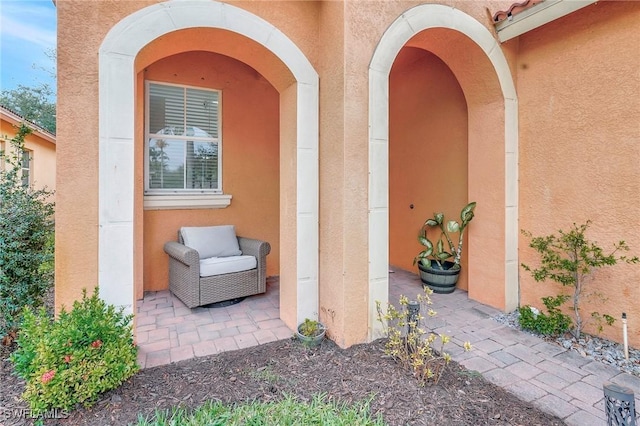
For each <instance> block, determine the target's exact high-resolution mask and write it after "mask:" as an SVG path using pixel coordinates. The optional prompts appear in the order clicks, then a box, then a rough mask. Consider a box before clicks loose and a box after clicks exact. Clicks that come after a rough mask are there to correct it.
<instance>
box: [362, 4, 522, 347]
mask: <svg viewBox="0 0 640 426" xmlns="http://www.w3.org/2000/svg"><path fill="white" fill-rule="evenodd" d="M429 28H449V29H452V30H455V31H459V32H461V33H462V34H464V35H466V36H467V37H469V38H470V39H471V40H472V41H473V42H475V43H476V44H477V45H478V46H479V47H480V48H481V49H482V50H483V51H484V53H485V54H486V55H487V57H488V58H489V60H490V61H491V64H492V65H493V68H494V69H495V72H496V75H497V77H498V80H499V82H500V87H501V89H502V95H503V96H504V100H505V111H504V114H505V129H504V131H505V170H506V171H505V225H504V226H505V240H506V241H505V253H506V261H505V265H504V268H505V300H506V309H507V310H513V309H515V308H516V307H517V304H518V104H517V97H516V90H515V86H514V83H513V78H512V76H511V71H510V70H509V65H508V63H507V60H506V58H505V57H504V54H503V53H502V50H501V49H500V46H499V44H498V42H497V41H496V39H495V38H494V37H493V35H492V34H491V32H490V31H489V30H488V29H487V28H486V27H485V26H484V25H482V24H481V23H480V22H478V21H477V20H475V19H474V18H473V17H471V16H469V15H467V14H466V13H464V12H462V11H460V10H457V9H455V8H452V7H450V6H444V5H438V4H424V5H420V6H416V7H414V8H412V9H409V10H407V11H406V12H405V13H403V14H402V15H401V16H400V17H398V18H397V19H396V20H395V21H394V22H393V23H392V24H391V25H390V26H389V28H388V29H387V30H386V31H385V33H384V34H383V36H382V38H381V39H380V43H379V44H378V46H377V48H376V50H375V52H374V54H373V57H372V59H371V63H370V65H369V339H375V338H377V337H379V336H380V333H381V326H380V324H379V322H378V321H377V312H376V306H375V301H376V300H378V301H380V302H382V304H383V306H385V305H386V303H387V301H388V297H389V294H388V289H389V273H388V262H389V72H390V71H391V66H392V65H393V62H394V61H395V58H396V56H397V54H398V52H399V51H400V49H401V48H402V47H403V46H404V45H405V44H406V43H407V41H409V39H410V38H411V37H413V36H414V35H416V34H417V33H419V32H421V31H423V30H426V29H429Z"/></svg>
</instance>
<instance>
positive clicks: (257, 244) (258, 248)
mask: <svg viewBox="0 0 640 426" xmlns="http://www.w3.org/2000/svg"><path fill="white" fill-rule="evenodd" d="M238 244H239V245H240V250H241V251H242V254H245V255H250V256H255V257H256V259H258V261H260V259H264V258H265V257H266V256H267V255H268V254H269V253H270V252H271V244H269V243H268V242H266V241H260V240H254V239H253V238H245V237H238Z"/></svg>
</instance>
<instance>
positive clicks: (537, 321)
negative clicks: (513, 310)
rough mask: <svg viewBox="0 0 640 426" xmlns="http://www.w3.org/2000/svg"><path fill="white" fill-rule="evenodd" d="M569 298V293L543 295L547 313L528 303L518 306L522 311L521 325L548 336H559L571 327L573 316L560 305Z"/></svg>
mask: <svg viewBox="0 0 640 426" xmlns="http://www.w3.org/2000/svg"><path fill="white" fill-rule="evenodd" d="M568 299H569V296H567V295H563V294H561V295H559V296H556V297H543V298H542V303H544V306H545V307H546V308H547V312H548V313H547V314H545V313H544V312H539V311H538V310H537V309H535V308H533V307H531V306H529V305H526V306H521V307H520V308H518V311H519V312H520V318H519V321H520V326H521V327H522V328H524V329H527V330H531V331H535V332H536V333H540V334H544V335H547V336H557V335H559V334H562V333H565V332H566V331H567V330H569V327H571V317H570V316H569V315H565V314H563V313H562V311H560V309H559V308H560V306H561V305H562V304H563V303H564V302H566V301H567V300H568Z"/></svg>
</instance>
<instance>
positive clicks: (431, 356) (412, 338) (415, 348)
mask: <svg viewBox="0 0 640 426" xmlns="http://www.w3.org/2000/svg"><path fill="white" fill-rule="evenodd" d="M432 293H433V291H432V290H430V289H429V288H428V287H425V288H424V294H419V295H418V296H417V298H416V299H417V300H416V302H417V304H418V306H420V311H424V312H426V313H427V317H429V318H432V317H435V316H436V315H437V313H436V312H435V311H434V310H433V309H431V308H429V305H431V304H432V302H431V297H430V295H431V294H432ZM409 305H410V302H409V299H408V298H407V297H406V296H400V308H399V309H397V308H396V307H395V306H393V305H392V304H391V303H389V304H387V310H386V312H383V309H382V306H381V304H380V302H379V301H376V309H377V311H378V321H380V322H381V323H382V326H383V329H384V333H385V334H386V336H387V340H386V342H385V349H384V352H385V354H386V355H387V356H390V357H392V358H393V359H394V360H396V362H398V363H399V364H400V365H401V366H402V367H403V368H405V369H407V370H409V371H411V372H412V373H413V375H414V377H416V378H417V379H418V380H419V381H420V383H421V384H423V385H424V384H426V383H438V381H439V380H440V378H441V377H442V374H444V371H445V368H446V366H447V365H448V364H449V362H451V355H449V354H448V353H447V352H445V351H444V347H445V345H446V344H447V343H449V341H450V340H451V338H450V337H449V336H446V335H444V334H437V333H433V332H428V331H427V330H426V328H423V327H424V326H425V321H426V318H427V317H425V316H423V315H422V314H421V313H420V311H418V312H415V311H413V310H412V309H410V307H409ZM436 346H439V347H438V349H437V350H436V349H434V347H436ZM463 348H464V350H465V351H469V350H471V343H469V342H465V343H464V344H463Z"/></svg>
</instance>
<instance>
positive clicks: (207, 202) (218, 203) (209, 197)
mask: <svg viewBox="0 0 640 426" xmlns="http://www.w3.org/2000/svg"><path fill="white" fill-rule="evenodd" d="M231 198H232V196H231V195H229V194H198V195H145V196H144V209H145V210H181V209H224V208H226V207H228V206H229V205H230V204H231Z"/></svg>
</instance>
